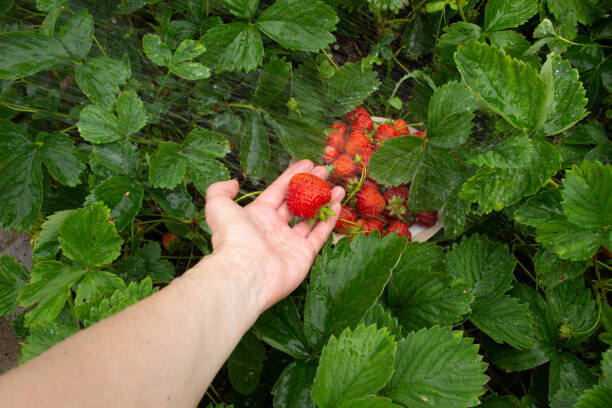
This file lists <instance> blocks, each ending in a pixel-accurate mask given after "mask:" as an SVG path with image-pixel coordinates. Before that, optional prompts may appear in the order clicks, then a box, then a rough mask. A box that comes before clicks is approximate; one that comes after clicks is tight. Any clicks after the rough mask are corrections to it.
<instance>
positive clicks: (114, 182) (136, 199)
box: [85, 176, 144, 231]
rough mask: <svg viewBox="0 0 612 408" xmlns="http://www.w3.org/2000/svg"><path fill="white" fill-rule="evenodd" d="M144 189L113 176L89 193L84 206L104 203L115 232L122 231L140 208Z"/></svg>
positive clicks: (130, 180)
mask: <svg viewBox="0 0 612 408" xmlns="http://www.w3.org/2000/svg"><path fill="white" fill-rule="evenodd" d="M143 198H144V188H143V186H142V184H140V183H138V182H137V181H136V180H134V179H132V178H129V177H126V176H113V177H110V178H108V179H107V180H105V181H103V182H102V183H101V184H99V185H98V186H96V188H95V189H93V190H92V191H91V193H90V194H89V196H88V197H87V199H86V200H85V203H86V205H92V204H95V203H97V202H102V203H104V204H105V205H106V206H107V207H108V208H110V209H111V213H110V215H111V218H112V219H113V222H114V224H115V227H116V228H117V231H122V230H124V229H125V228H126V227H127V226H129V225H130V224H131V223H132V220H133V219H134V217H136V215H137V214H138V211H140V208H141V207H142V200H143Z"/></svg>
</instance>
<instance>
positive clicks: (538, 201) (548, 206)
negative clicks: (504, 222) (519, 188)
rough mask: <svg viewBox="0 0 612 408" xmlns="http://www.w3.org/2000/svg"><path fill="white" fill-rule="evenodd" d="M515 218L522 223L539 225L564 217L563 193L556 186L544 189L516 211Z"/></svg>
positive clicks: (533, 225)
mask: <svg viewBox="0 0 612 408" xmlns="http://www.w3.org/2000/svg"><path fill="white" fill-rule="evenodd" d="M514 218H515V219H516V221H518V222H520V223H521V224H526V225H529V226H532V227H538V226H540V225H543V224H546V223H547V222H549V221H554V220H557V219H559V218H563V210H562V208H561V194H560V193H559V190H557V189H555V188H549V189H543V190H542V191H541V192H539V193H538V194H536V195H534V196H533V197H530V198H529V199H527V201H525V203H524V204H522V205H521V206H520V207H519V208H518V209H517V210H516V211H515V213H514Z"/></svg>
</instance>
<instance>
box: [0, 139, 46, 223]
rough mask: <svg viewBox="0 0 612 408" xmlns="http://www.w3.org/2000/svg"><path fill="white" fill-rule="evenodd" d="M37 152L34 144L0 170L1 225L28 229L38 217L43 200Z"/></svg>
mask: <svg viewBox="0 0 612 408" xmlns="http://www.w3.org/2000/svg"><path fill="white" fill-rule="evenodd" d="M42 179H43V174H42V167H41V163H40V154H39V153H38V150H37V149H36V147H35V146H34V145H30V146H28V147H27V148H26V149H24V150H23V151H22V152H21V154H19V155H18V156H14V158H13V160H11V161H10V162H9V163H8V164H6V165H5V166H4V167H3V168H1V169H0V197H2V199H1V200H0V227H2V228H3V229H4V230H6V231H11V230H15V229H17V230H21V231H24V230H26V229H28V228H29V227H30V226H31V225H32V223H33V222H34V221H35V220H36V219H37V218H38V213H39V211H40V207H41V204H42V199H43V191H42V190H43V188H42Z"/></svg>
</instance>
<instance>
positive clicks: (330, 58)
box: [321, 49, 338, 69]
mask: <svg viewBox="0 0 612 408" xmlns="http://www.w3.org/2000/svg"><path fill="white" fill-rule="evenodd" d="M321 51H323V54H325V56H326V57H327V59H328V60H329V62H331V64H332V65H333V66H334V68H336V69H338V64H336V61H334V59H333V58H332V57H331V56H330V55H329V54H328V53H327V51H325V50H323V49H322V50H321Z"/></svg>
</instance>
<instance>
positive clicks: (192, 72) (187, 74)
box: [170, 62, 210, 81]
mask: <svg viewBox="0 0 612 408" xmlns="http://www.w3.org/2000/svg"><path fill="white" fill-rule="evenodd" d="M170 72H172V73H173V74H175V75H177V76H179V77H181V78H183V79H187V80H190V81H196V80H198V79H206V78H208V77H209V76H210V69H208V67H205V66H204V65H202V64H200V63H199V62H181V63H180V64H176V65H173V66H172V67H171V68H170Z"/></svg>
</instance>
